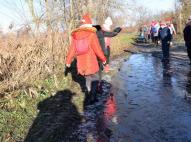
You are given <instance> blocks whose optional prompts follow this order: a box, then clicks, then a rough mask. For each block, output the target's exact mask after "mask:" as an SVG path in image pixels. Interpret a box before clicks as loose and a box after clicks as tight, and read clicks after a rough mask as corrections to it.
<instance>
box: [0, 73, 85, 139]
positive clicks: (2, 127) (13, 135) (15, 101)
mask: <svg viewBox="0 0 191 142" xmlns="http://www.w3.org/2000/svg"><path fill="white" fill-rule="evenodd" d="M71 80H72V79H71V75H70V74H69V75H68V77H64V75H62V74H60V75H53V76H51V77H49V78H47V79H45V80H41V81H36V82H34V84H35V85H36V86H39V87H38V88H33V90H35V91H33V92H32V93H34V92H35V94H34V95H32V96H31V95H30V93H29V92H28V91H20V92H19V95H16V96H17V97H15V98H7V99H6V98H5V99H4V100H0V106H1V109H0V142H21V141H23V140H24V138H25V137H26V135H27V133H28V130H29V129H30V127H31V125H32V123H33V121H34V120H35V118H36V116H37V115H38V112H39V110H38V109H37V106H38V104H39V102H42V101H43V100H45V99H47V98H49V97H51V96H53V95H54V94H56V92H57V91H60V90H64V89H67V88H68V89H69V88H72V89H70V90H71V91H72V92H75V93H76V94H77V95H76V96H74V97H73V99H72V103H73V104H74V105H75V106H76V107H77V109H78V111H79V112H82V111H83V99H84V95H82V92H81V89H80V87H79V85H78V84H77V83H74V82H72V81H71ZM17 93H18V92H17Z"/></svg>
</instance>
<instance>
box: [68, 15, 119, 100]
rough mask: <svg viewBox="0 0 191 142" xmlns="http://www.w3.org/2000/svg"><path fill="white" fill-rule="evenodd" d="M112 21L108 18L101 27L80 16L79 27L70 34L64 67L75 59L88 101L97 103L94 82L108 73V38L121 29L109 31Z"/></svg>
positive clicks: (88, 17) (86, 16)
mask: <svg viewBox="0 0 191 142" xmlns="http://www.w3.org/2000/svg"><path fill="white" fill-rule="evenodd" d="M112 24H113V23H112V20H111V18H110V17H108V18H107V19H106V20H105V23H104V24H103V26H100V25H93V24H92V20H91V18H90V15H89V14H85V15H84V16H82V20H81V25H80V27H79V28H77V29H75V30H73V32H72V34H71V40H72V41H71V46H70V48H69V52H68V54H67V58H66V67H67V68H69V67H70V66H71V62H72V60H73V59H74V58H76V59H77V72H78V74H80V75H81V76H83V77H84V78H85V81H86V87H87V90H86V91H85V93H86V94H88V96H90V98H89V100H90V101H93V102H94V101H97V100H96V99H97V97H96V94H97V87H95V86H94V85H93V83H94V81H96V80H99V81H101V74H102V70H104V71H105V72H108V71H109V58H110V42H111V41H110V40H111V39H110V38H111V37H114V36H116V35H117V34H118V33H119V32H120V31H121V28H120V27H118V28H115V29H114V30H113V31H111V26H112Z"/></svg>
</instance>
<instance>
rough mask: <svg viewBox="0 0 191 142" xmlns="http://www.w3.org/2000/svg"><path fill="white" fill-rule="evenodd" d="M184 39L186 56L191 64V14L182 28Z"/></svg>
mask: <svg viewBox="0 0 191 142" xmlns="http://www.w3.org/2000/svg"><path fill="white" fill-rule="evenodd" d="M183 33H184V41H185V45H186V47H187V52H188V57H189V59H190V65H191V16H190V17H189V18H188V22H187V24H186V26H185V28H184V31H183Z"/></svg>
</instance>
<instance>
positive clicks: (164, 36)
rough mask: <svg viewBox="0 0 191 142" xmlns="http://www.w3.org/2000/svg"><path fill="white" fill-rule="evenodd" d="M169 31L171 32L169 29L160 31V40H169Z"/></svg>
mask: <svg viewBox="0 0 191 142" xmlns="http://www.w3.org/2000/svg"><path fill="white" fill-rule="evenodd" d="M168 30H169V28H167V27H165V28H163V29H161V30H160V38H161V40H164V39H166V38H167V36H168Z"/></svg>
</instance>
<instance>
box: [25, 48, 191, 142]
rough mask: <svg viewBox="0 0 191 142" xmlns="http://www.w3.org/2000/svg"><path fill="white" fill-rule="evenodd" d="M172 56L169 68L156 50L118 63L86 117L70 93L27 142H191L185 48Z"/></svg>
mask: <svg viewBox="0 0 191 142" xmlns="http://www.w3.org/2000/svg"><path fill="white" fill-rule="evenodd" d="M175 48H177V49H175ZM171 50H172V51H171V53H172V54H171V61H170V63H168V64H163V63H161V49H160V48H159V47H154V48H153V46H152V45H148V46H147V45H146V46H142V45H139V47H138V46H136V47H135V49H133V50H131V53H133V54H131V55H130V56H129V55H127V56H121V57H119V58H117V59H115V60H113V61H112V62H111V72H110V74H105V75H104V76H103V81H102V84H101V90H102V91H100V92H98V93H97V97H98V102H96V103H92V104H90V105H88V106H86V108H85V109H84V112H83V113H79V112H78V111H77V109H76V107H75V106H74V105H73V103H72V102H71V98H72V96H73V95H74V94H73V93H72V92H71V91H69V90H66V91H64V92H63V91H62V92H59V93H58V94H57V95H55V96H54V97H52V98H48V99H47V100H46V101H44V103H43V104H41V105H40V106H39V107H41V106H43V105H44V104H45V106H46V107H42V109H41V110H40V112H41V113H39V115H38V117H37V118H36V120H35V121H34V123H33V126H31V129H30V131H29V134H28V137H27V139H26V141H25V142H28V141H30V142H32V141H35V142H41V141H42V140H43V141H47V142H191V97H190V96H191V67H190V66H189V65H188V59H187V56H186V53H185V50H184V49H183V48H181V50H180V48H178V46H177V45H176V47H174V48H173V49H171ZM173 50H174V51H173ZM66 94H68V95H66ZM38 118H39V119H38ZM42 118H43V119H42ZM55 124H56V125H55Z"/></svg>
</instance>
